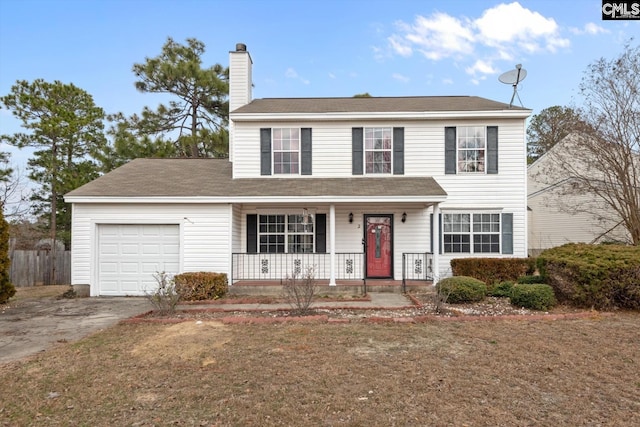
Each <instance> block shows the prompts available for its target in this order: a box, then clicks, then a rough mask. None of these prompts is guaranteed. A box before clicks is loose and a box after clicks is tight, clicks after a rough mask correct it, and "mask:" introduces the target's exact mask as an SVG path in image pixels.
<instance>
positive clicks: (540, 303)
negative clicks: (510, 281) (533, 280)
mask: <svg viewBox="0 0 640 427" xmlns="http://www.w3.org/2000/svg"><path fill="white" fill-rule="evenodd" d="M510 300H511V304H512V305H515V306H516V307H524V308H529V309H531V310H548V309H550V308H551V307H553V306H554V305H556V297H555V295H554V293H553V288H552V287H551V286H549V285H543V284H521V285H515V286H514V287H513V288H511V296H510Z"/></svg>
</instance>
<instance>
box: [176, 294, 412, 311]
mask: <svg viewBox="0 0 640 427" xmlns="http://www.w3.org/2000/svg"><path fill="white" fill-rule="evenodd" d="M367 295H368V296H369V297H370V301H335V300H334V301H317V302H313V303H311V307H312V308H316V309H317V308H330V309H400V308H411V307H415V306H414V305H413V303H412V302H411V301H410V300H409V299H408V298H407V297H406V296H404V295H403V294H398V293H392V292H370V293H369V294H367ZM288 309H291V305H289V304H288V303H274V304H266V303H249V304H180V305H178V310H186V311H188V310H217V311H275V310H288Z"/></svg>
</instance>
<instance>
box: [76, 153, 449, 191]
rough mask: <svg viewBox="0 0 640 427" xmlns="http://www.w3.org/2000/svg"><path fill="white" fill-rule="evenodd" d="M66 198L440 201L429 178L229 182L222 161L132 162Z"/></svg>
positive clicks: (228, 167) (226, 166)
mask: <svg viewBox="0 0 640 427" xmlns="http://www.w3.org/2000/svg"><path fill="white" fill-rule="evenodd" d="M66 196H72V197H132V198H133V197H180V196H184V197H256V198H260V197H262V198H264V197H269V196H271V197H274V196H275V197H305V196H306V197H332V196H333V197H369V196H371V197H375V196H385V197H393V196H405V197H432V196H446V193H445V191H444V190H443V189H442V187H440V185H438V183H437V182H436V181H435V180H434V179H433V178H431V177H406V176H393V177H380V178H373V177H354V178H351V177H350V178H302V177H300V178H272V177H266V178H243V179H232V177H231V162H229V161H228V160H226V159H136V160H132V161H131V162H129V163H127V164H126V165H124V166H122V167H120V168H118V169H115V170H113V171H111V172H109V173H108V174H106V175H104V176H102V177H100V178H98V179H96V180H94V181H91V182H89V183H88V184H85V185H83V186H82V187H80V188H77V189H75V190H73V191H71V192H70V193H67V195H66Z"/></svg>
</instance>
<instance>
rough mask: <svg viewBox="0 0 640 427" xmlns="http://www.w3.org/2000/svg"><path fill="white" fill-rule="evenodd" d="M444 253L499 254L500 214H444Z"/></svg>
mask: <svg viewBox="0 0 640 427" xmlns="http://www.w3.org/2000/svg"><path fill="white" fill-rule="evenodd" d="M442 227H443V230H442V240H443V245H444V248H443V249H444V252H445V253H500V214H497V213H474V214H471V213H445V214H444V215H443V218H442Z"/></svg>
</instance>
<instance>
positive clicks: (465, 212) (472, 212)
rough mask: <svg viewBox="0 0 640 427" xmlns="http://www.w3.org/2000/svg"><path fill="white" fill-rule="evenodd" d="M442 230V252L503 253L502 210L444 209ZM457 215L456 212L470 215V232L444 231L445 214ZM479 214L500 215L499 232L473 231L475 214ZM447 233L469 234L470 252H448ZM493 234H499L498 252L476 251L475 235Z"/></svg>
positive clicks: (449, 253) (450, 253) (452, 253)
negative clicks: (445, 240) (446, 247)
mask: <svg viewBox="0 0 640 427" xmlns="http://www.w3.org/2000/svg"><path fill="white" fill-rule="evenodd" d="M441 213H442V230H440V233H441V235H442V253H443V254H447V255H456V254H462V255H464V254H469V255H498V254H501V253H502V211H500V210H494V209H492V210H485V209H476V210H473V211H460V210H456V211H442V212H441ZM450 214H451V215H456V214H463V215H469V232H468V233H467V232H446V233H445V231H444V228H445V222H444V216H445V215H450ZM474 214H477V215H481V214H493V215H498V221H499V222H498V224H499V225H500V229H499V230H498V231H497V232H493V233H490V232H481V231H478V232H474V231H473V215H474ZM445 234H447V235H456V234H457V235H461V234H466V235H469V252H448V251H446V250H445V245H446V244H445V242H444V236H445ZM491 234H497V235H498V251H497V252H475V251H474V242H473V237H474V235H491Z"/></svg>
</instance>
